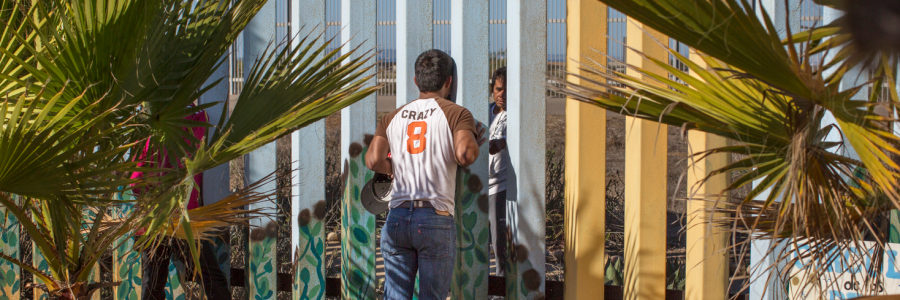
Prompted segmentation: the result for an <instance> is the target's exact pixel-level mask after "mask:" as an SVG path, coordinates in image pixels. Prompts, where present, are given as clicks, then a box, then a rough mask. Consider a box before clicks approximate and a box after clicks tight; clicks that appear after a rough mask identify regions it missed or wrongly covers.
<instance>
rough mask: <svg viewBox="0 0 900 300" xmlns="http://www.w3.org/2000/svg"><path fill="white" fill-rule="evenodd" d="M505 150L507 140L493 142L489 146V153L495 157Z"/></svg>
mask: <svg viewBox="0 0 900 300" xmlns="http://www.w3.org/2000/svg"><path fill="white" fill-rule="evenodd" d="M503 149H506V139H496V140H491V143H490V146H488V153H490V154H491V155H494V154H497V153H500V151H503Z"/></svg>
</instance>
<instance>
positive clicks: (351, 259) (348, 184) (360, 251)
mask: <svg viewBox="0 0 900 300" xmlns="http://www.w3.org/2000/svg"><path fill="white" fill-rule="evenodd" d="M367 150H368V147H363V146H362V145H361V144H359V143H353V144H352V145H351V146H350V153H349V154H350V156H349V159H348V160H347V161H345V162H344V177H345V178H346V179H345V182H344V196H343V198H342V199H341V211H342V213H341V232H342V233H343V234H341V249H343V251H341V262H342V263H341V277H342V278H344V280H343V283H342V288H341V295H342V297H343V299H374V298H375V290H376V288H377V286H378V281H377V280H375V243H376V241H375V215H372V214H370V213H369V212H368V211H366V210H365V208H363V206H362V203H361V202H360V200H359V195H360V194H359V193H360V190H362V187H363V186H364V185H365V184H366V182H367V181H369V180H370V179H372V177H373V176H375V172H372V171H371V170H369V169H368V168H366V164H365V156H366V151H367Z"/></svg>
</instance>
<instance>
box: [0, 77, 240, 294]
mask: <svg viewBox="0 0 900 300" xmlns="http://www.w3.org/2000/svg"><path fill="white" fill-rule="evenodd" d="M224 68H226V70H227V66H225V67H224ZM222 85H224V86H226V88H227V86H228V85H227V83H222ZM226 91H227V90H226ZM204 177H205V176H204ZM119 197H120V198H119V199H122V200H134V197H133V196H131V195H130V193H119ZM131 208H132V205H130V204H125V205H121V206H120V207H118V208H117V209H116V213H117V214H118V217H120V218H124V217H126V216H127V215H128V214H130V213H131ZM10 217H12V215H10ZM4 227H5V226H4ZM117 245H118V247H115V248H114V249H113V266H112V269H113V270H112V271H113V281H119V282H121V283H120V284H119V286H117V287H115V288H114V290H113V299H115V300H140V298H141V253H140V252H139V251H134V237H121V238H119V242H118V244H117ZM4 253H6V252H4ZM14 257H15V256H14ZM16 282H18V280H17V281H16ZM7 296H8V295H6V296H3V297H2V298H3V299H18V293H16V294H15V296H14V297H12V298H7Z"/></svg>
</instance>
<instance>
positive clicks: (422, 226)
mask: <svg viewBox="0 0 900 300" xmlns="http://www.w3.org/2000/svg"><path fill="white" fill-rule="evenodd" d="M381 256H382V257H383V258H384V272H385V273H384V274H385V276H384V277H385V280H384V299H385V300H395V299H412V297H413V289H414V288H415V283H416V272H418V274H419V299H422V300H438V299H440V300H444V299H446V298H447V295H448V293H449V292H450V281H451V278H452V276H453V268H454V265H455V264H454V262H455V261H456V226H455V224H454V220H453V216H441V215H438V214H437V213H436V212H435V210H434V209H433V208H412V209H410V208H394V209H391V211H390V213H388V217H387V221H386V222H385V224H384V228H382V229H381Z"/></svg>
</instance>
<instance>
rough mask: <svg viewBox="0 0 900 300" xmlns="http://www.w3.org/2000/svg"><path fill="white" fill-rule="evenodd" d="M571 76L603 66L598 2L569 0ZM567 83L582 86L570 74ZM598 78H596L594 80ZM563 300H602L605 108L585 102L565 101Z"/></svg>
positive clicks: (603, 42)
mask: <svg viewBox="0 0 900 300" xmlns="http://www.w3.org/2000/svg"><path fill="white" fill-rule="evenodd" d="M567 7H568V23H567V27H566V28H567V29H566V30H567V35H568V39H567V40H568V45H567V48H566V53H567V56H568V58H567V59H566V60H567V61H569V63H567V64H566V65H567V70H568V71H569V72H570V73H574V74H582V73H584V72H582V71H581V70H580V67H581V66H580V65H579V64H576V63H573V62H572V60H573V59H574V60H576V61H588V58H590V59H592V60H594V61H597V62H601V63H603V64H605V63H606V59H605V58H604V57H603V56H602V55H600V54H599V53H597V51H602V52H606V27H607V26H606V19H607V18H606V14H607V9H606V5H604V4H603V3H602V2H600V1H596V0H568V3H567ZM569 80H570V81H572V82H575V83H581V82H580V81H581V80H579V79H577V78H576V77H574V76H569ZM597 80H599V78H597ZM566 124H568V125H567V126H566V157H565V159H566V170H565V172H566V173H565V176H566V181H565V182H566V189H565V192H566V216H565V220H566V224H565V226H566V227H565V231H566V232H565V234H566V238H565V243H566V244H565V253H566V254H565V264H566V266H565V267H566V274H565V285H566V288H565V299H567V300H576V299H602V297H603V282H604V271H605V265H604V263H605V262H604V252H605V251H604V248H605V242H606V239H605V232H606V229H605V228H606V227H605V226H606V221H605V219H606V218H605V216H606V193H605V189H604V186H605V183H606V182H605V181H606V110H604V109H602V108H599V107H597V106H594V105H590V104H587V103H583V102H577V101H567V103H566Z"/></svg>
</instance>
